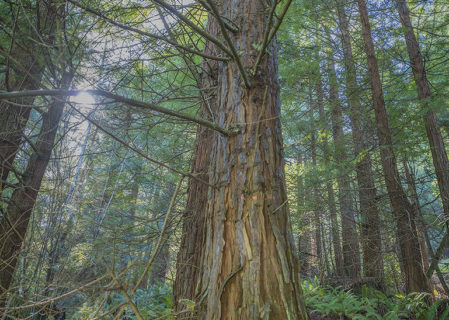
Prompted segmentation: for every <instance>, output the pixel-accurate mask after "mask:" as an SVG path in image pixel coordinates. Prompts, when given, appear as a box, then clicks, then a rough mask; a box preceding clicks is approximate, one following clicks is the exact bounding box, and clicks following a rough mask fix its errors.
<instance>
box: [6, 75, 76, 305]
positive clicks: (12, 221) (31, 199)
mask: <svg viewBox="0 0 449 320" xmlns="http://www.w3.org/2000/svg"><path fill="white" fill-rule="evenodd" d="M72 77H73V75H72V74H71V73H66V74H65V75H64V76H63V80H62V86H63V88H68V87H69V86H70V83H71V80H72ZM64 104H65V99H62V100H61V98H55V100H54V101H53V102H52V104H51V105H50V107H49V109H48V111H47V112H46V113H45V114H44V115H43V119H42V126H41V129H40V133H39V136H38V139H37V142H36V144H35V145H36V150H35V152H34V153H33V154H32V156H31V158H30V160H29V161H28V164H27V167H26V169H25V172H24V173H23V175H22V180H21V181H20V182H19V183H20V184H19V185H18V186H17V188H16V189H15V190H14V192H13V193H12V196H11V199H10V200H9V204H8V206H7V208H6V213H5V215H4V216H3V217H2V218H1V219H0V308H1V307H3V306H4V303H5V299H6V293H7V292H8V289H9V287H10V285H11V282H12V278H13V274H14V270H15V267H16V264H17V257H18V254H19V253H20V249H21V247H22V243H23V241H24V239H25V236H26V231H27V227H28V222H29V220H30V217H31V213H32V210H33V207H34V203H35V202H36V198H37V194H38V192H39V189H40V185H41V182H42V178H43V176H44V173H45V169H46V168H47V165H48V162H49V160H50V156H51V152H52V149H53V144H54V141H55V136H56V132H57V128H58V124H59V120H60V118H61V115H62V112H63V108H64Z"/></svg>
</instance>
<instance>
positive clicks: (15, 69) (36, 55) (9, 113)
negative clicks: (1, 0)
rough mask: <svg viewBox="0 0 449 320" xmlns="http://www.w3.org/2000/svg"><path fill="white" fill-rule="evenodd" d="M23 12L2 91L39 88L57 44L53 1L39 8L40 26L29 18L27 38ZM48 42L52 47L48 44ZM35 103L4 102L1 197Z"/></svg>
mask: <svg viewBox="0 0 449 320" xmlns="http://www.w3.org/2000/svg"><path fill="white" fill-rule="evenodd" d="M19 6H22V5H19ZM12 7H13V8H14V9H15V7H14V6H12ZM20 9H21V10H17V12H16V15H18V16H14V17H13V18H14V19H16V23H17V25H14V26H13V27H12V29H13V30H14V32H13V37H12V38H11V39H10V41H11V44H10V47H9V48H8V49H9V51H8V52H7V53H5V55H7V60H6V61H7V63H8V65H7V71H6V77H5V81H4V82H3V83H1V84H0V88H1V89H2V90H6V91H19V90H34V89H38V88H39V85H40V79H41V77H42V73H43V71H44V66H43V64H42V63H40V62H39V60H42V59H44V57H45V55H46V52H47V50H48V49H47V46H51V43H52V42H53V41H54V32H55V29H56V28H55V20H56V19H55V17H56V15H57V11H58V9H57V8H56V6H55V5H54V3H53V2H52V0H50V1H48V2H47V3H37V4H36V9H35V10H36V13H35V14H36V16H37V17H38V18H37V19H38V21H39V23H37V22H36V23H35V25H34V22H35V21H34V20H32V19H29V17H28V18H27V22H26V23H31V24H33V25H32V26H28V27H25V28H24V29H25V30H27V34H21V32H20V29H21V26H20V24H21V23H22V19H23V17H21V14H22V13H21V12H23V11H24V10H27V9H23V8H20ZM26 14H27V13H25V15H26ZM44 21H45V22H44ZM22 27H23V26H22ZM30 38H31V41H30ZM22 39H24V40H22ZM46 41H47V42H48V43H45V42H46ZM33 101H34V97H22V98H17V99H10V100H8V101H6V100H4V101H0V110H1V112H0V196H1V194H2V190H3V188H4V185H5V182H6V181H7V178H8V175H9V173H10V172H11V170H13V163H14V159H15V157H16V154H17V152H18V150H19V146H20V144H21V143H22V138H23V132H24V129H25V126H26V124H27V122H28V118H29V116H30V111H31V110H32V105H33Z"/></svg>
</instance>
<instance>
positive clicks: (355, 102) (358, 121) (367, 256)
mask: <svg viewBox="0 0 449 320" xmlns="http://www.w3.org/2000/svg"><path fill="white" fill-rule="evenodd" d="M344 3H345V2H344V1H340V2H338V4H337V13H338V20H339V26H340V32H341V34H340V35H341V41H342V46H343V56H344V65H345V71H346V74H345V78H346V79H345V80H346V95H347V97H348V103H349V107H350V111H349V118H350V120H351V122H350V125H351V129H352V141H353V144H354V156H355V157H356V158H358V160H357V163H356V174H357V183H358V191H359V192H358V193H359V201H360V214H361V220H362V221H361V234H362V251H363V275H364V276H365V277H375V278H376V279H377V282H378V283H379V285H380V286H382V285H383V278H384V275H383V259H382V241H381V236H380V218H379V209H378V207H377V201H376V187H375V184H374V180H373V170H372V166H371V157H370V155H369V153H368V152H367V150H368V149H369V148H368V145H367V142H366V141H367V137H366V133H365V132H364V130H363V125H362V115H363V110H362V106H361V103H360V94H359V88H358V85H357V79H356V67H355V63H354V58H353V54H352V45H351V39H350V36H349V21H348V17H347V15H346V12H345V10H344ZM334 70H335V69H334V68H332V70H331V72H333V73H334V74H335V71H334Z"/></svg>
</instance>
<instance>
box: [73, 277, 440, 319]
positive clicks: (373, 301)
mask: <svg viewBox="0 0 449 320" xmlns="http://www.w3.org/2000/svg"><path fill="white" fill-rule="evenodd" d="M302 287H303V291H304V297H305V301H306V306H307V309H308V311H309V314H310V316H311V319H312V320H318V319H322V320H337V319H338V320H340V319H351V320H361V319H369V320H371V319H373V320H375V319H386V320H403V319H419V320H421V319H422V320H449V299H439V300H436V301H432V302H431V303H430V305H429V303H428V302H427V301H431V299H430V295H429V294H427V293H412V294H408V295H405V296H404V295H399V294H385V293H383V292H381V291H379V290H376V289H373V288H371V287H369V286H366V285H363V286H362V287H361V288H359V289H350V290H348V289H345V288H343V287H331V286H322V285H320V284H319V282H318V281H317V280H307V281H304V282H303V284H302ZM125 301H126V300H125V299H124V297H123V296H121V295H120V294H118V293H117V294H112V295H110V296H109V298H108V299H107V301H106V302H105V303H104V304H103V305H102V306H101V307H100V306H99V305H98V304H97V305H88V304H85V305H84V307H83V308H82V309H81V310H80V311H79V312H77V313H76V314H75V315H74V317H73V318H74V319H80V320H81V319H91V318H92V317H95V316H98V315H101V314H102V313H103V312H106V311H107V310H114V309H116V308H117V307H118V306H120V305H123V303H124V302H125ZM133 301H134V303H135V304H136V306H137V307H138V309H139V311H140V312H141V314H142V316H143V317H144V318H145V319H167V320H170V319H174V318H173V309H172V308H173V299H172V292H171V287H170V286H168V285H161V286H152V287H150V288H148V289H146V290H143V289H139V290H137V292H136V296H135V298H134V299H133ZM186 301H187V302H190V303H191V304H187V308H188V309H190V310H192V309H193V307H194V303H193V301H190V300H186ZM116 315H117V312H112V313H107V314H104V316H103V317H101V318H102V319H114V317H115V316H116ZM125 317H126V319H130V320H131V319H137V318H136V317H135V316H134V315H133V312H132V311H131V310H130V309H129V308H127V309H126V311H125Z"/></svg>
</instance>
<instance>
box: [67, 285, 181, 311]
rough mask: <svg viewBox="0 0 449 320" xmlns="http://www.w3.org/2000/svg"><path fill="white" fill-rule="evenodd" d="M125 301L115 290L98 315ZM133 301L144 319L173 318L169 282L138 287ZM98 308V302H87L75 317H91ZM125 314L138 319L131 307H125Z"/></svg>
mask: <svg viewBox="0 0 449 320" xmlns="http://www.w3.org/2000/svg"><path fill="white" fill-rule="evenodd" d="M124 302H126V299H125V297H124V296H123V295H121V294H120V293H118V292H114V293H113V294H111V295H110V296H109V298H108V299H107V302H106V303H104V304H103V306H102V308H101V310H102V312H100V313H97V316H98V315H99V314H101V313H105V312H108V311H109V310H112V309H114V307H117V306H118V305H120V304H121V303H124ZM133 302H134V304H135V305H136V307H137V309H138V310H139V312H140V314H141V315H142V316H143V318H144V319H149V320H150V319H157V318H160V317H163V316H165V317H164V319H167V320H169V319H172V318H171V317H170V316H169V315H170V314H171V313H172V308H173V295H172V288H171V286H169V285H167V284H160V285H156V286H150V287H149V288H146V289H138V290H137V291H136V294H135V295H134V298H133ZM97 310H98V306H97V305H96V304H94V305H92V304H89V303H85V304H84V305H83V307H82V308H80V310H79V311H78V312H77V313H76V314H75V315H74V317H73V319H86V318H87V319H90V318H92V316H94V314H95V313H96V312H97ZM125 314H126V317H127V319H137V317H135V316H134V314H133V312H132V311H131V309H130V308H129V307H127V308H126V309H125ZM102 319H106V320H108V319H114V316H113V315H110V316H105V317H104V318H102Z"/></svg>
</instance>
